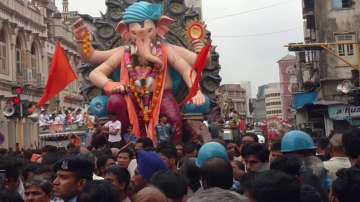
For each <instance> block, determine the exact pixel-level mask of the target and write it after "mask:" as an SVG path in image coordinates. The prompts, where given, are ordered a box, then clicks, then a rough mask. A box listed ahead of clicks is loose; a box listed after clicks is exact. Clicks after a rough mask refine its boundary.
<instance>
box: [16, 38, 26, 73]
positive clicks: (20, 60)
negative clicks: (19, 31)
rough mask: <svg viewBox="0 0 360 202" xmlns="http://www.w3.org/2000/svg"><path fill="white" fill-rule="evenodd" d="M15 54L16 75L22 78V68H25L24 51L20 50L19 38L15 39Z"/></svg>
mask: <svg viewBox="0 0 360 202" xmlns="http://www.w3.org/2000/svg"><path fill="white" fill-rule="evenodd" d="M15 52H16V55H15V57H16V58H15V64H16V75H18V76H22V75H24V74H25V73H24V67H25V58H26V51H25V50H22V48H21V41H20V37H18V38H17V39H16V45H15Z"/></svg>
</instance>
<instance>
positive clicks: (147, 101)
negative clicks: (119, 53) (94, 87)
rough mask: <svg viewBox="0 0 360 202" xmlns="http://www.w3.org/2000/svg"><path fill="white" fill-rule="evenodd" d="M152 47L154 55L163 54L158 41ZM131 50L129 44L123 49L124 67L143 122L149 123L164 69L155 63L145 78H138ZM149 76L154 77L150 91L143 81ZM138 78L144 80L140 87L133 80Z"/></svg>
mask: <svg viewBox="0 0 360 202" xmlns="http://www.w3.org/2000/svg"><path fill="white" fill-rule="evenodd" d="M152 49H153V51H152V52H153V54H154V55H156V56H158V57H162V55H163V54H162V50H161V43H160V42H157V43H156V46H154V47H152ZM132 50H133V49H132V48H131V47H130V46H128V48H126V50H125V67H126V68H127V69H128V71H129V77H130V83H129V85H130V86H129V87H130V91H131V92H132V93H133V95H134V97H135V99H136V102H137V103H138V106H139V108H140V110H141V115H142V117H143V120H144V122H145V123H149V121H150V118H151V114H152V112H153V110H154V109H155V106H156V105H157V104H158V102H159V101H160V93H161V88H162V83H163V79H164V69H163V68H162V66H161V65H159V64H155V65H154V67H153V68H152V69H151V70H150V72H147V74H146V76H145V78H141V79H139V78H138V75H139V74H138V73H137V72H136V71H135V70H134V68H133V63H132V61H133V60H132V57H131V56H132V55H133V53H132ZM149 77H153V78H154V79H155V83H154V85H155V89H154V91H153V92H152V93H151V92H150V90H149V89H147V86H146V83H145V82H146V80H145V79H146V78H149ZM138 80H140V82H141V81H144V80H145V82H141V83H142V84H141V86H140V88H139V87H138V88H137V87H136V84H135V82H136V81H138ZM144 83H145V84H144ZM151 94H152V95H151Z"/></svg>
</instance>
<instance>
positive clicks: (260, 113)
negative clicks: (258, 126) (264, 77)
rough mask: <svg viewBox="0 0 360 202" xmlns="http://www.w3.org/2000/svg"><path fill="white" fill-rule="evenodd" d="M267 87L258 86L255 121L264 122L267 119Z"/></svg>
mask: <svg viewBox="0 0 360 202" xmlns="http://www.w3.org/2000/svg"><path fill="white" fill-rule="evenodd" d="M265 88H266V85H263V86H259V87H258V92H257V95H256V100H255V101H254V121H255V122H262V121H264V120H265V119H266V109H265Z"/></svg>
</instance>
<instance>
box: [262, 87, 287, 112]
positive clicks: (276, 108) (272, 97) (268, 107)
mask: <svg viewBox="0 0 360 202" xmlns="http://www.w3.org/2000/svg"><path fill="white" fill-rule="evenodd" d="M265 111H266V118H267V119H269V118H273V117H278V118H281V117H282V116H283V111H282V104H281V88H280V83H269V84H267V85H266V87H265Z"/></svg>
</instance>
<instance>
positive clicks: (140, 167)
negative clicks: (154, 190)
mask: <svg viewBox="0 0 360 202" xmlns="http://www.w3.org/2000/svg"><path fill="white" fill-rule="evenodd" d="M136 160H137V169H136V170H135V175H134V176H133V177H132V178H131V181H130V188H131V191H132V193H133V194H136V195H137V194H139V193H141V191H140V190H142V189H144V188H145V187H147V186H148V185H149V182H150V178H151V177H152V175H153V174H154V173H156V172H158V171H161V170H167V167H166V165H165V163H164V162H163V161H162V160H161V158H160V155H158V154H157V153H155V152H152V151H140V152H138V155H137V159H136Z"/></svg>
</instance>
